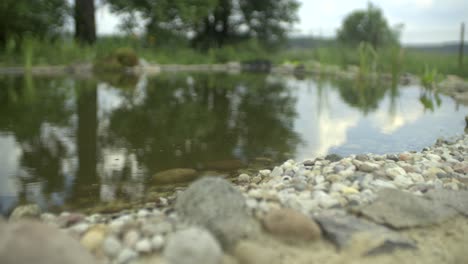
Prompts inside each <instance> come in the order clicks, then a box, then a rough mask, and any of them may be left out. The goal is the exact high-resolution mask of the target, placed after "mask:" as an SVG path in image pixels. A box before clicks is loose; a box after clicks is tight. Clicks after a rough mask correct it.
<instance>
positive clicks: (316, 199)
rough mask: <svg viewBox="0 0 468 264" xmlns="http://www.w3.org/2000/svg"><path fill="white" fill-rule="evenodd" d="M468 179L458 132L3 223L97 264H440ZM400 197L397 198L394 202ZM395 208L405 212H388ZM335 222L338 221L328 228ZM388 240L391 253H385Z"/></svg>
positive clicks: (465, 149)
mask: <svg viewBox="0 0 468 264" xmlns="http://www.w3.org/2000/svg"><path fill="white" fill-rule="evenodd" d="M467 174H468V135H467V134H464V135H460V136H458V137H456V138H452V139H439V140H437V142H436V143H435V144H434V145H433V146H429V147H426V148H424V149H423V150H422V151H418V152H415V151H413V152H403V153H400V154H386V155H374V154H366V155H350V156H348V157H344V158H340V157H337V156H333V155H329V156H327V157H319V158H316V159H314V160H305V161H303V162H295V161H293V160H288V161H286V162H284V163H283V164H281V165H278V166H276V167H274V168H273V169H272V170H260V171H259V172H258V173H256V174H253V175H248V174H241V175H238V177H237V179H236V180H235V181H234V183H235V184H234V185H232V184H230V183H229V182H227V181H223V180H220V179H216V180H215V181H214V182H209V181H208V182H206V181H205V182H204V184H203V186H202V187H198V189H197V188H196V185H197V182H201V181H203V179H202V180H198V181H196V182H195V183H192V184H191V185H190V186H189V187H188V188H187V189H186V190H184V191H177V192H176V193H175V194H174V195H173V197H169V199H164V198H163V199H159V201H154V203H153V205H152V206H150V204H148V205H146V206H144V207H142V208H140V209H138V210H133V211H128V210H124V211H122V212H120V213H117V214H109V215H104V214H92V215H83V214H79V213H70V212H62V213H61V214H58V215H54V214H50V213H42V212H40V210H39V209H38V208H37V206H34V205H29V206H28V205H27V206H20V207H18V208H17V209H16V210H15V211H14V212H13V213H12V215H11V216H10V221H9V223H10V224H9V225H15V224H21V221H20V220H18V219H22V218H24V217H26V218H28V217H29V218H31V217H32V218H36V219H40V221H41V222H43V223H45V224H46V225H48V226H53V227H54V228H60V229H61V230H65V231H66V233H67V234H69V235H70V237H71V238H72V239H73V240H76V241H80V244H81V245H82V246H83V247H84V248H86V249H88V252H91V253H92V255H93V256H94V257H95V258H96V259H97V261H98V263H171V262H170V261H169V262H167V260H168V259H169V260H171V259H172V258H173V253H174V252H173V251H174V250H175V252H178V251H183V250H185V249H186V248H183V247H185V246H186V247H188V248H189V251H190V252H192V251H193V252H192V253H193V254H195V255H194V256H198V255H197V254H201V253H200V252H203V254H202V255H205V256H206V257H207V258H208V260H203V263H308V262H311V261H319V260H320V259H322V260H323V259H324V258H326V259H330V260H334V261H335V262H333V261H332V262H333V263H341V262H340V260H344V259H347V258H349V257H350V256H351V259H350V261H351V262H353V261H356V263H358V262H360V261H366V257H365V256H366V255H367V254H370V253H372V252H380V251H382V252H380V253H379V254H377V255H378V256H377V258H379V260H381V261H383V262H384V263H392V262H391V261H395V258H397V257H401V256H404V257H405V259H407V260H408V263H415V261H416V263H418V259H419V260H424V261H423V262H421V263H440V262H447V260H448V259H447V258H449V259H450V260H462V259H466V257H467V255H466V252H464V251H463V249H462V247H463V244H461V245H458V247H457V244H459V243H468V238H467V237H463V232H467V231H468V218H467V217H468V206H467V205H468V175H467ZM198 185H200V184H198ZM211 185H212V187H209V186H211ZM194 186H195V187H194ZM207 186H208V187H207ZM204 188H208V189H209V190H210V191H209V192H208V191H206V190H204ZM210 188H211V189H210ZM218 192H219V193H218ZM184 193H189V194H190V195H189V199H185V200H184V198H180V197H184V195H185V196H187V195H188V194H184ZM197 197H198V198H197ZM207 197H208V198H207ZM211 197H217V198H216V199H214V198H211ZM398 197H404V199H403V198H402V199H399V200H398V199H397V200H392V199H396V198H398ZM193 200H196V201H198V202H199V203H200V204H201V205H204V206H201V205H200V206H199V207H198V203H197V204H193V203H192V202H191V201H193ZM386 201H387V202H393V203H390V205H389V204H386V203H385V202H386ZM428 201H429V204H426V203H428ZM388 206H390V207H388ZM395 206H397V207H398V206H401V208H405V209H404V210H400V211H395V212H393V211H391V210H393V209H392V208H394V207H395ZM425 206H427V207H428V208H425ZM190 208H196V210H192V209H190ZM213 208H214V209H213ZM216 208H218V209H216ZM219 208H224V209H223V210H221V212H220V211H219ZM447 208H449V209H450V208H452V209H451V210H448V209H447ZM424 209H427V210H426V211H424ZM421 210H423V211H421ZM415 212H416V214H414V213H415ZM199 213H201V215H199ZM398 214H400V216H399V218H398V217H395V215H397V216H398ZM206 217H208V218H209V219H206ZM213 219H215V220H216V221H212V220H213ZM231 219H235V220H236V221H235V223H232V220H231ZM337 219H342V222H336V223H335V222H334V221H336V220H337ZM343 221H344V222H343ZM0 223H1V222H0ZM330 223H332V224H330ZM446 223H449V224H446ZM213 225H214V226H213ZM336 225H339V226H340V228H338V229H336ZM0 226H1V224H0ZM196 226H198V227H200V226H202V228H198V227H197V228H198V229H200V230H198V229H197V230H196V231H193V230H192V231H193V232H195V233H196V234H198V235H197V237H204V236H206V237H207V238H206V241H199V242H196V243H193V244H190V245H184V244H183V243H182V246H181V245H179V244H181V243H177V244H178V246H173V245H172V244H171V241H172V240H174V239H177V236H178V235H181V236H182V237H184V235H185V236H187V235H188V236H189V237H190V234H185V233H184V230H187V228H188V229H190V228H195V227H196ZM247 227H248V230H245V228H247ZM453 227H456V228H455V230H452V229H453ZM353 230H354V231H353ZM460 230H464V231H460ZM356 231H358V232H356ZM197 232H198V233H197ZM239 232H240V233H239ZM424 232H429V233H430V234H432V235H433V236H434V237H439V239H443V241H444V243H442V245H440V246H441V247H442V249H440V250H442V251H443V252H444V253H443V254H441V255H439V253H440V252H438V251H437V250H433V249H432V246H431V244H430V243H428V242H430V241H434V239H432V240H431V239H429V240H428V241H426V240H427V235H422V234H421V233H424ZM454 232H461V233H458V234H457V233H455V234H454ZM356 233H358V234H356ZM252 234H254V235H252ZM362 234H364V235H365V236H364V238H363V237H361V235H362ZM445 234H449V235H445ZM432 235H431V236H432ZM368 236H370V237H372V239H370V240H369V239H368V238H367V237H368ZM174 237H176V238H174ZM440 237H442V238H440ZM455 238H456V239H455ZM0 239H1V238H0ZM186 239H187V238H186ZM350 239H352V240H351V241H354V242H353V243H350ZM226 241H228V242H226ZM232 241H234V242H232ZM285 241H287V242H285ZM291 241H292V242H293V243H292V244H291ZM356 241H358V242H359V243H357V242H356ZM355 242H356V243H355ZM416 242H418V243H416ZM204 243H205V244H204ZM388 243H390V244H392V245H393V246H394V247H395V248H391V249H389V248H387V246H386V245H388ZM439 243H440V241H439ZM197 244H200V245H205V246H206V247H207V248H210V249H209V250H208V251H203V250H207V249H200V248H196V247H195V246H196V245H197ZM465 245H466V244H465ZM174 247H175V249H174ZM181 247H182V248H181ZM193 247H195V248H193ZM335 247H338V248H339V249H340V250H339V251H338V252H337V251H336V250H335ZM0 250H1V249H0ZM311 250H312V253H314V254H312V253H311ZM314 250H318V252H317V251H314ZM276 251H277V252H276ZM171 252H172V253H171ZM265 252H267V253H268V254H266V253H265ZM278 252H280V253H282V254H283V255H284V254H286V258H287V259H288V258H289V260H288V262H278V255H277V254H278ZM292 252H293V253H292ZM418 252H419V253H418ZM421 254H422V255H421ZM265 255H267V256H265ZM0 256H1V254H0ZM442 257H443V258H442ZM0 259H1V258H0ZM210 259H214V262H210ZM367 260H369V259H367ZM371 260H372V259H371ZM132 261H135V262H132ZM145 261H146V262H145ZM150 261H151V262H150ZM263 261H264V262H263ZM386 261H387V262H386ZM172 262H177V260H173V259H172ZM371 262H372V261H371ZM180 263H184V262H180ZM405 263H406V262H405Z"/></svg>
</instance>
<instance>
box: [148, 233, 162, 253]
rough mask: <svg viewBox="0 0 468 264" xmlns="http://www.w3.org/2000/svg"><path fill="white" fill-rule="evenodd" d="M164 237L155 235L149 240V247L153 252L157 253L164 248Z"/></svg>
mask: <svg viewBox="0 0 468 264" xmlns="http://www.w3.org/2000/svg"><path fill="white" fill-rule="evenodd" d="M164 242H165V241H164V237H163V236H161V235H155V236H153V238H152V239H151V247H152V248H153V250H155V251H158V250H161V249H162V248H163V246H164Z"/></svg>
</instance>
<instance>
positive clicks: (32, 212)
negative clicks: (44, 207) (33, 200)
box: [10, 204, 41, 221]
mask: <svg viewBox="0 0 468 264" xmlns="http://www.w3.org/2000/svg"><path fill="white" fill-rule="evenodd" d="M40 216H41V208H40V207H39V206H38V205H37V204H27V205H21V206H18V207H16V208H15V210H13V212H12V213H11V215H10V221H16V220H19V219H21V218H39V217H40Z"/></svg>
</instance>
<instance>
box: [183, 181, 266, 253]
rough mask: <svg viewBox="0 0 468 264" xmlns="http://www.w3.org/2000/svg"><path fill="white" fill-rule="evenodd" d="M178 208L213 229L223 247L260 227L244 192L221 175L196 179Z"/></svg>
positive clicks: (189, 219)
mask: <svg viewBox="0 0 468 264" xmlns="http://www.w3.org/2000/svg"><path fill="white" fill-rule="evenodd" d="M175 209H176V212H177V213H178V215H179V216H180V217H181V219H183V220H185V221H187V222H188V223H190V224H193V225H198V226H202V227H204V228H206V229H208V230H209V231H211V232H212V233H213V235H215V236H216V238H217V239H218V240H219V241H220V242H221V244H222V245H223V247H230V246H232V245H234V244H235V243H236V242H237V241H238V240H239V239H241V238H245V237H248V236H253V235H255V233H256V232H257V231H258V224H257V223H256V222H255V220H253V219H252V217H251V216H250V215H249V213H248V210H247V205H246V202H245V199H244V196H243V195H242V193H241V192H240V191H239V190H238V189H237V188H236V187H234V186H233V185H232V184H231V183H230V182H228V181H226V180H224V179H221V178H212V177H207V178H202V179H200V180H198V181H196V182H194V183H192V184H191V185H190V186H189V188H187V190H185V191H184V192H183V193H182V194H180V195H179V197H178V198H177V201H176V205H175Z"/></svg>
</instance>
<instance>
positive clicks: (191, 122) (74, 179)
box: [0, 73, 468, 214]
mask: <svg viewBox="0 0 468 264" xmlns="http://www.w3.org/2000/svg"><path fill="white" fill-rule="evenodd" d="M467 113H468V108H467V107H465V106H462V105H458V104H457V103H456V102H454V101H453V100H452V99H451V98H449V97H446V96H443V95H438V94H436V93H434V92H432V91H430V90H426V89H423V88H421V87H416V86H399V87H391V85H386V84H379V83H372V82H357V81H344V80H333V79H324V78H305V79H296V78H295V77H292V76H291V77H284V76H283V77H282V76H273V75H261V74H228V73H219V74H195V73H178V74H175V73H172V74H169V73H166V74H161V75H157V76H152V77H145V76H143V77H140V78H136V77H130V76H105V77H100V78H91V79H89V78H88V79H78V78H77V79H73V78H70V77H53V78H52V77H32V76H24V77H12V76H2V77H0V149H1V152H0V212H1V213H3V214H5V213H7V212H9V211H11V210H12V208H14V206H15V205H17V204H19V203H25V202H35V203H38V204H39V205H41V206H42V207H44V208H48V209H54V208H55V209H57V208H59V209H76V208H78V209H79V208H87V207H91V206H96V205H97V204H99V202H102V203H108V202H112V201H114V202H115V201H121V200H122V201H144V199H145V197H147V195H148V194H149V193H151V194H155V193H156V195H157V192H158V191H162V190H165V187H164V186H161V185H157V184H156V186H155V185H154V184H153V183H152V181H150V180H149V179H150V178H151V176H152V175H154V174H155V173H158V172H161V171H164V170H168V169H173V168H192V169H195V170H197V171H198V172H199V173H203V174H207V175H229V174H230V173H231V174H233V175H234V174H235V173H236V172H237V170H238V169H243V168H244V169H245V168H249V167H250V168H255V169H258V168H260V167H262V166H263V167H271V166H273V165H274V164H277V163H280V162H282V161H284V160H286V159H288V158H293V159H298V160H302V159H305V158H313V157H316V156H320V155H326V154H329V153H336V154H339V155H349V154H359V153H393V152H401V151H407V150H421V149H422V148H423V147H426V146H429V145H431V144H432V143H434V141H435V140H436V139H437V138H438V137H441V136H443V137H449V136H453V135H456V134H461V133H463V129H464V125H465V124H464V116H465V115H466V114H467ZM158 188H159V189H158Z"/></svg>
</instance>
